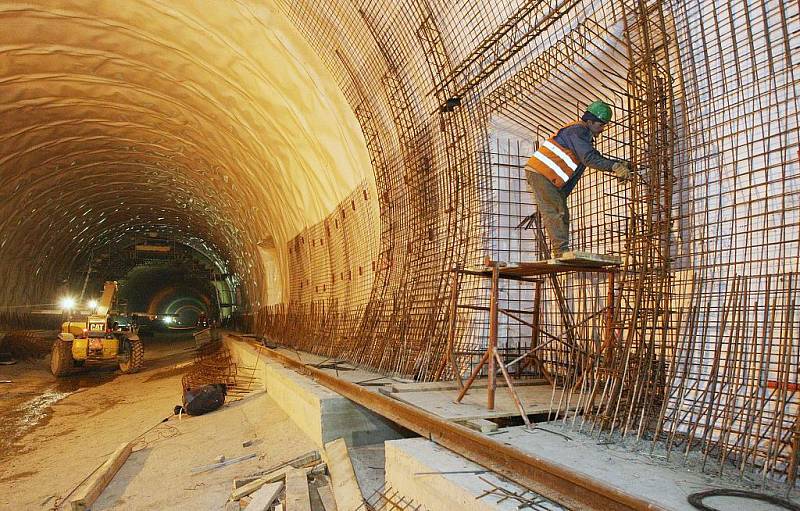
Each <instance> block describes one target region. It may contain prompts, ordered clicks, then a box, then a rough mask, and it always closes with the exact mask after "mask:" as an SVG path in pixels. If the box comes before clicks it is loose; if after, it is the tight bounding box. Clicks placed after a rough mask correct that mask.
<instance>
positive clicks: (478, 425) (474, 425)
mask: <svg viewBox="0 0 800 511" xmlns="http://www.w3.org/2000/svg"><path fill="white" fill-rule="evenodd" d="M464 425H465V426H466V427H468V428H470V429H474V430H475V431H480V432H481V433H491V432H492V431H497V424H495V423H494V422H492V421H487V420H486V419H468V420H466V421H464Z"/></svg>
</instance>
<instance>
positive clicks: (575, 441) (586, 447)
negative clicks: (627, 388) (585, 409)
mask: <svg viewBox="0 0 800 511" xmlns="http://www.w3.org/2000/svg"><path fill="white" fill-rule="evenodd" d="M492 438H494V439H495V440H497V441H499V442H503V443H505V444H508V445H512V446H514V447H516V448H518V449H520V450H522V451H525V452H528V453H530V454H532V455H535V456H537V457H539V458H542V459H544V460H547V461H549V462H551V463H555V464H559V465H562V466H565V467H569V469H571V470H574V471H577V472H579V473H582V474H585V475H586V476H589V477H591V478H594V479H596V480H599V481H602V482H604V483H606V484H608V485H610V486H614V487H616V488H618V489H620V490H621V491H623V492H626V493H630V494H633V495H637V496H639V497H641V498H644V499H647V500H650V501H652V502H654V503H656V505H657V506H658V507H659V508H661V509H665V510H671V511H673V510H674V511H694V510H695V508H694V507H693V506H691V505H690V504H689V503H688V501H687V500H686V499H687V497H688V496H689V495H690V494H692V493H695V492H698V491H704V490H710V489H713V488H734V489H743V490H749V491H755V492H766V493H771V494H776V493H778V489H776V488H773V489H771V490H770V489H767V490H765V489H764V488H761V487H759V485H757V484H748V483H747V482H742V481H740V480H739V479H738V478H737V477H725V476H724V475H723V476H722V477H719V476H717V475H716V472H715V473H714V474H703V473H700V472H699V471H697V470H695V469H693V468H691V467H687V466H684V465H683V462H682V460H683V456H681V455H680V454H677V455H675V458H676V459H677V460H679V461H677V462H667V461H666V459H665V456H664V455H662V454H660V453H658V451H656V453H655V454H654V455H652V456H651V455H650V446H651V444H650V443H649V442H644V443H641V444H639V445H638V446H637V445H636V444H634V443H633V442H629V441H625V442H622V441H620V443H618V444H617V443H614V442H613V441H610V440H608V439H605V438H604V439H602V440H601V439H598V438H596V437H594V436H590V435H587V434H585V433H583V432H580V431H577V430H574V429H571V428H568V427H565V426H563V425H562V423H561V422H552V423H546V424H540V425H539V427H538V428H537V429H534V430H533V431H526V429H525V428H524V427H522V426H519V427H512V428H504V429H501V430H500V431H498V432H497V433H494V434H492ZM712 470H715V471H716V467H715V468H714V469H712ZM387 473H388V462H387ZM759 482H760V481H759ZM781 493H782V491H781ZM705 503H706V504H707V505H709V506H712V507H715V508H718V509H723V510H726V509H727V510H735V511H766V510H772V509H776V510H777V509H782V508H779V507H774V506H770V505H769V504H766V503H762V502H758V501H753V500H746V499H733V498H722V497H715V498H711V499H707V500H706V501H705Z"/></svg>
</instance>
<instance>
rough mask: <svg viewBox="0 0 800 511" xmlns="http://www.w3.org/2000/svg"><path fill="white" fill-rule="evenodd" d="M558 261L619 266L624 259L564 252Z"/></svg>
mask: <svg viewBox="0 0 800 511" xmlns="http://www.w3.org/2000/svg"><path fill="white" fill-rule="evenodd" d="M558 259H559V261H561V262H565V263H579V264H598V265H611V266H617V265H619V264H621V263H622V259H621V258H619V257H617V256H611V255H606V254H593V253H591V252H583V251H580V250H574V251H571V252H564V254H563V255H562V256H561V257H559V258H558Z"/></svg>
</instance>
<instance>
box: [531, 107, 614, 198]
mask: <svg viewBox="0 0 800 511" xmlns="http://www.w3.org/2000/svg"><path fill="white" fill-rule="evenodd" d="M614 163H616V162H615V160H609V159H608V158H606V157H605V156H603V155H602V154H600V151H598V150H597V149H595V148H594V139H593V137H592V132H591V131H590V130H589V128H588V127H587V126H586V125H585V124H583V123H582V122H576V123H572V124H567V125H566V126H564V127H563V128H561V129H560V130H558V132H557V133H556V134H555V135H553V136H552V137H550V138H548V139H547V140H545V141H544V142H542V143H541V144H540V145H539V149H538V150H537V151H536V153H534V155H533V156H532V157H531V159H529V160H528V163H527V164H526V165H525V168H526V170H529V171H532V172H537V173H539V174H541V175H543V176H544V177H546V178H547V180H548V181H550V182H551V183H553V185H555V187H556V188H558V189H559V190H561V193H563V194H564V196H565V197H566V196H567V195H569V193H570V192H571V191H572V189H573V188H574V187H575V184H576V183H577V182H578V180H579V179H580V178H581V175H582V174H583V171H584V169H586V167H591V168H593V169H598V170H604V171H609V170H611V167H613V166H614Z"/></svg>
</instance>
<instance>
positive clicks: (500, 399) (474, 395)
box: [388, 385, 578, 421]
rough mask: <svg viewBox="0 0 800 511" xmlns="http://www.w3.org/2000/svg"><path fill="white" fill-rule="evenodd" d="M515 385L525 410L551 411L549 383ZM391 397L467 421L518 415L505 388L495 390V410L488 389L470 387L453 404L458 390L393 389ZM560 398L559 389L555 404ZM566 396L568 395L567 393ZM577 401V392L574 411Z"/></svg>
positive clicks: (428, 410)
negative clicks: (460, 398) (487, 394)
mask: <svg viewBox="0 0 800 511" xmlns="http://www.w3.org/2000/svg"><path fill="white" fill-rule="evenodd" d="M514 388H515V389H516V391H517V395H519V399H520V401H522V405H523V406H524V407H525V413H527V414H528V415H534V414H538V413H547V412H549V411H550V409H551V408H550V406H551V405H550V402H551V398H553V387H551V386H550V385H529V386H522V387H517V386H516V385H515V386H514ZM388 395H389V396H391V397H393V398H394V399H397V400H398V401H402V402H404V403H407V404H410V405H413V406H416V407H417V408H420V409H422V410H425V411H427V412H429V413H432V414H434V415H438V416H439V417H441V418H443V419H445V420H452V421H466V420H470V419H494V418H498V417H513V416H518V415H519V411H518V410H517V407H516V405H515V404H514V400H513V398H512V397H511V393H510V392H509V391H508V389H506V388H502V387H498V389H497V391H496V392H495V403H494V410H489V409H487V408H486V389H481V388H477V389H472V388H471V389H470V390H469V392H468V393H467V395H466V396H464V399H463V400H462V401H461V403H460V404H458V403H454V402H453V400H454V399H455V398H456V395H457V392H456V391H455V390H432V391H428V392H392V393H389V394H388ZM560 397H561V390H556V394H555V398H554V399H555V403H558V401H559V399H560ZM565 399H566V396H565ZM577 402H578V394H577V393H574V394H572V397H571V399H570V406H569V407H568V410H574V409H575V405H576V404H577Z"/></svg>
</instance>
